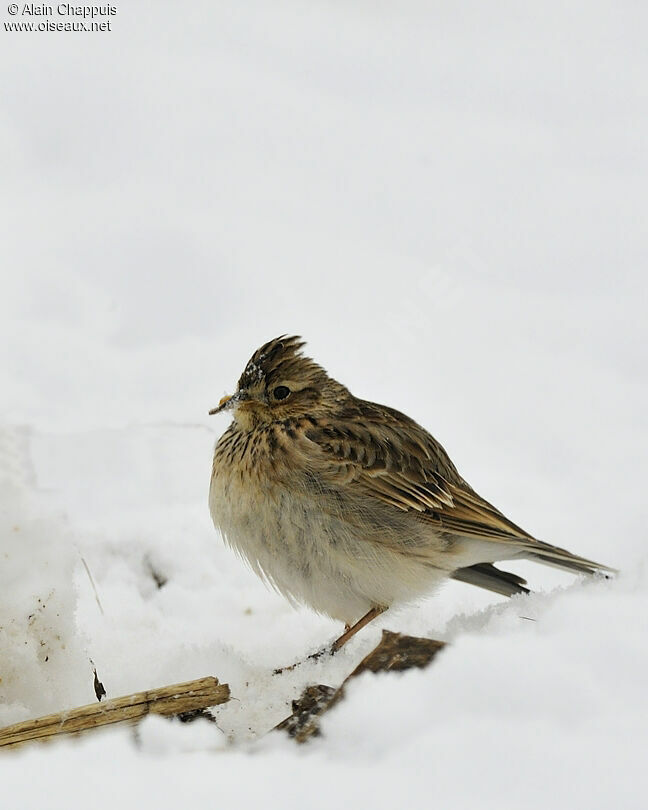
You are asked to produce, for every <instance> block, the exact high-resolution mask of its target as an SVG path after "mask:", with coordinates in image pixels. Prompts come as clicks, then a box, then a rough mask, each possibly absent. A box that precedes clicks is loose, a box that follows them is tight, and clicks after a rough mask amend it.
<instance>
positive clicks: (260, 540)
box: [209, 336, 613, 649]
mask: <svg viewBox="0 0 648 810" xmlns="http://www.w3.org/2000/svg"><path fill="white" fill-rule="evenodd" d="M302 346H304V343H303V342H302V340H301V339H300V338H298V337H286V336H282V337H278V338H275V339H274V340H271V341H270V342H269V343H266V344H265V345H264V346H261V348H260V349H258V350H257V351H256V352H255V353H254V354H253V355H252V357H251V359H250V361H249V362H248V364H247V366H246V367H245V370H244V371H243V374H242V375H241V377H240V379H239V382H238V388H237V391H236V393H235V394H234V395H233V396H228V397H223V399H222V400H221V401H220V404H219V405H218V407H217V408H214V409H213V410H212V411H210V413H211V414H214V413H220V412H221V411H233V414H234V420H233V421H232V423H231V425H230V426H229V427H228V429H227V430H226V431H225V433H224V434H223V435H222V436H221V438H220V440H219V441H218V443H217V444H216V448H215V451H214V463H213V469H212V478H211V487H210V493H209V505H210V510H211V515H212V518H213V521H214V524H215V526H216V528H217V529H219V530H220V532H221V533H222V535H223V537H224V538H225V540H226V541H227V542H228V543H229V544H230V545H231V546H232V547H233V548H234V549H235V550H236V551H238V552H239V553H240V554H241V555H242V556H243V557H244V558H245V559H246V560H247V561H248V562H249V564H250V565H251V566H252V568H253V570H254V571H255V572H256V573H257V574H258V575H259V576H260V577H262V579H264V580H265V581H267V582H268V583H270V584H271V585H272V586H273V587H274V588H276V589H277V590H278V591H279V592H280V593H282V594H283V595H284V596H285V597H287V598H288V599H289V600H290V601H291V602H292V603H295V604H305V605H309V606H310V607H311V608H313V609H314V610H316V611H318V612H319V613H324V614H327V615H328V616H331V617H333V618H334V619H339V620H341V621H343V622H344V623H345V625H346V632H345V633H344V634H343V635H342V636H341V637H340V638H339V639H338V640H337V642H336V643H335V644H334V649H337V648H339V647H340V646H342V644H344V643H345V641H347V640H348V638H350V637H351V636H352V635H353V634H354V633H355V632H357V631H358V630H359V629H360V628H361V627H363V626H364V625H365V624H367V623H368V622H369V621H371V620H372V619H373V618H375V616H377V615H378V614H380V613H381V612H382V611H384V610H386V609H387V608H388V607H390V606H391V605H393V604H396V603H403V602H407V601H411V600H412V599H415V598H416V597H419V596H421V595H423V594H426V593H429V592H430V591H431V590H432V589H433V588H434V586H435V585H437V584H439V583H440V582H442V581H443V580H444V579H446V578H448V577H450V578H451V579H457V580H460V581H462V582H467V583H470V584H472V585H477V586H479V587H480V588H486V589H488V590H490V591H494V592H495V593H499V594H503V595H505V596H512V595H514V594H518V593H528V589H527V588H525V587H524V586H525V584H526V581H525V580H524V579H522V578H521V577H519V576H517V575H516V574H511V573H508V572H506V571H502V570H500V569H499V568H496V567H495V566H494V565H493V563H494V562H497V561H499V560H508V559H527V560H528V559H530V560H535V561H537V562H541V563H545V564H547V565H553V566H557V567H558V568H565V569H567V570H568V571H573V572H575V573H582V574H594V573H597V572H598V573H605V572H611V571H612V570H613V569H611V568H608V567H607V566H605V565H599V564H598V563H595V562H592V561H591V560H587V559H585V558H584V557H578V556H576V555H574V554H572V553H571V552H569V551H566V550H565V549H563V548H558V547H557V546H551V545H549V544H548V543H543V542H541V541H539V540H536V539H535V538H534V537H532V536H531V535H530V534H527V532H525V531H524V530H523V529H521V528H520V527H519V526H516V525H515V523H513V522H512V521H510V520H509V519H508V518H507V517H505V516H504V515H503V514H502V513H501V512H499V511H498V510H497V509H496V508H495V507H494V506H492V505H491V504H490V503H488V501H485V500H484V499H483V498H481V497H480V496H479V495H478V494H477V493H476V492H475V491H474V490H473V489H472V488H471V487H470V486H469V485H468V484H467V483H466V482H465V481H464V479H463V478H462V477H461V476H460V475H459V473H458V472H457V469H456V467H455V466H454V464H453V463H452V461H451V460H450V458H449V457H448V454H447V453H446V451H445V450H444V449H443V447H442V446H441V445H440V444H439V442H437V441H436V439H434V438H433V437H432V436H431V435H430V434H429V433H428V432H427V431H426V430H424V428H422V427H421V426H420V425H418V424H417V423H416V422H414V421H413V420H412V419H410V418H409V417H408V416H405V415H404V414H402V413H400V412H399V411H396V410H394V409H393V408H388V407H386V406H384V405H376V404H375V403H373V402H366V401H364V400H361V399H357V398H356V397H354V396H353V394H351V392H350V391H349V390H348V389H347V388H345V387H344V386H343V385H341V384H340V383H339V382H336V381H335V380H334V379H332V378H331V377H329V376H328V374H327V373H326V371H324V369H323V368H321V366H318V365H317V364H316V363H315V362H313V361H312V360H310V359H309V358H307V357H304V356H303V355H302V352H301V349H302Z"/></svg>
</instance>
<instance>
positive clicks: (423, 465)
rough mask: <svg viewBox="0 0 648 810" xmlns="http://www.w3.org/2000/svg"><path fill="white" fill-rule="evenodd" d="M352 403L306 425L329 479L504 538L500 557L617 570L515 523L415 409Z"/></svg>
mask: <svg viewBox="0 0 648 810" xmlns="http://www.w3.org/2000/svg"><path fill="white" fill-rule="evenodd" d="M354 408H355V409H356V410H354V411H353V412H351V413H350V414H349V415H348V416H347V415H346V414H344V413H343V414H341V415H340V416H339V417H338V418H337V419H332V420H329V421H328V422H327V423H325V424H320V423H317V424H316V425H312V426H311V427H309V428H308V429H307V430H306V433H305V436H306V440H307V441H308V442H310V443H311V448H312V449H313V450H315V453H314V454H309V456H310V458H311V459H312V460H314V461H315V464H316V472H317V474H318V475H319V476H320V477H321V479H322V480H323V481H325V482H326V483H327V485H328V486H331V487H339V488H342V487H344V488H345V489H346V491H347V492H349V490H350V491H352V492H356V493H357V494H358V495H362V496H369V497H373V498H376V499H377V500H379V501H382V502H383V503H386V504H388V505H389V506H392V507H393V508H394V509H399V510H401V511H403V512H412V513H413V514H414V515H416V517H418V519H419V520H423V521H426V522H429V523H430V524H432V525H434V527H435V528H436V529H438V530H439V531H445V532H450V533H452V534H455V535H460V536H462V537H465V538H473V539H475V540H481V541H490V542H492V543H501V544H505V545H507V546H509V549H507V550H506V551H505V550H504V549H502V551H503V552H504V553H503V554H502V557H501V558H502V559H504V558H506V557H508V556H517V555H518V554H521V555H523V556H525V557H528V558H530V559H535V560H537V561H538V562H542V563H544V564H546V565H554V566H556V567H558V568H565V569H567V570H570V571H574V572H577V573H586V574H593V573H596V572H599V573H603V574H608V573H613V572H614V569H613V568H610V567H608V566H606V565H601V564H600V563H596V562H593V561H592V560H588V559H587V558H585V557H579V556H577V555H576V554H572V553H571V552H570V551H567V550H566V549H564V548H560V547H559V546H553V545H551V544H549V543H544V542H542V541H540V540H536V538H535V537H532V536H531V535H530V534H528V532H525V531H524V529H521V528H520V527H519V526H516V524H515V523H513V522H512V521H511V520H509V519H508V518H507V517H506V516H505V515H503V514H502V513H501V512H500V511H499V510H498V509H496V508H495V507H494V506H493V505H492V504H490V503H488V501H486V500H484V498H482V497H481V496H480V495H478V494H477V493H476V492H475V491H474V490H473V489H472V488H471V487H470V486H469V485H468V484H467V483H466V482H465V481H464V480H463V478H461V476H460V475H459V473H458V472H457V469H456V467H455V466H454V464H453V463H452V462H451V461H450V458H449V457H448V454H447V453H446V452H445V450H444V449H443V447H442V446H441V445H440V444H439V443H438V442H437V441H436V439H434V438H433V437H432V436H431V435H430V434H429V433H428V432H427V431H426V430H425V429H424V428H422V427H421V426H420V425H418V424H417V423H416V422H414V421H413V420H412V419H410V418H409V417H407V416H405V415H404V414H401V413H399V412H398V411H394V410H392V409H391V408H385V407H384V406H379V405H373V403H367V402H360V401H359V403H358V405H356V406H354ZM345 417H346V418H345ZM314 446H315V447H314Z"/></svg>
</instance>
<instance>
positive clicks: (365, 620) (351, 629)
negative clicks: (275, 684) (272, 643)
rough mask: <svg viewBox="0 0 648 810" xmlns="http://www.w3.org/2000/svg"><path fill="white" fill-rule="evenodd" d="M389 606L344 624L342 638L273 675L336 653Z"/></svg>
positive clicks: (373, 610) (375, 608) (275, 671)
mask: <svg viewBox="0 0 648 810" xmlns="http://www.w3.org/2000/svg"><path fill="white" fill-rule="evenodd" d="M386 610H387V608H384V607H373V608H371V610H370V611H368V612H367V613H365V615H364V616H363V617H362V618H361V619H359V620H358V621H357V622H356V623H355V624H353V625H350V624H345V625H344V633H342V635H341V636H340V638H338V639H336V640H335V641H334V642H333V644H331V646H330V647H322V649H321V650H318V651H317V652H314V653H312V654H311V655H309V656H308V657H307V658H304V659H303V660H302V661H297V662H296V663H294V664H291V665H290V666H287V667H279V669H275V670H274V671H273V673H272V674H273V675H281V674H282V673H283V672H290V671H292V670H293V669H295V668H296V667H298V666H300V664H303V663H304V662H305V661H317V659H318V658H321V657H322V656H323V655H325V654H328V655H334V654H335V653H336V652H337V651H338V650H339V649H340V647H343V646H344V645H345V644H346V643H347V641H348V640H349V639H350V638H352V637H353V636H355V634H356V633H357V632H358V630H362V628H363V627H366V625H368V624H369V622H371V621H373V620H374V619H375V618H376V617H377V616H380V614H381V613H384V612H385V611H386Z"/></svg>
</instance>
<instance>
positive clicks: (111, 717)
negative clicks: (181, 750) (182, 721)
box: [0, 677, 230, 747]
mask: <svg viewBox="0 0 648 810" xmlns="http://www.w3.org/2000/svg"><path fill="white" fill-rule="evenodd" d="M229 696H230V690H229V686H228V685H227V684H226V683H223V684H221V683H219V682H218V678H213V677H207V678H199V679H198V680H196V681H187V682H186V683H176V684H173V685H171V686H162V687H161V688H159V689H150V690H148V691H146V692H136V693H135V694H133V695H125V696H124V697H118V698H113V699H112V700H107V701H106V702H105V703H91V704H90V705H88V706H80V707H79V708H77V709H70V710H69V711H67V712H58V713H57V714H48V715H47V716H45V717H38V718H36V719H35V720H25V721H24V722H23V723H16V724H15V725H13V726H6V727H5V728H0V747H2V746H13V745H20V744H21V743H24V742H27V741H29V740H43V739H47V738H51V737H54V736H58V735H61V734H74V733H77V732H79V731H87V730H89V729H93V728H98V727H99V726H106V725H109V724H112V723H123V722H129V721H130V722H133V721H134V720H139V719H141V718H142V717H145V716H146V715H147V714H163V715H175V714H183V713H184V712H191V711H196V710H197V709H206V708H207V707H208V706H217V705H218V704H220V703H226V702H227V701H228V700H229Z"/></svg>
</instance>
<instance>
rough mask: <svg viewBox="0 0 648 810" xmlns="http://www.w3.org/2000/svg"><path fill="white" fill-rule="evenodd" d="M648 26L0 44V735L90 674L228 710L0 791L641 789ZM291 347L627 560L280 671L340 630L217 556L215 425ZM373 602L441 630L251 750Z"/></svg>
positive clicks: (176, 796)
mask: <svg viewBox="0 0 648 810" xmlns="http://www.w3.org/2000/svg"><path fill="white" fill-rule="evenodd" d="M3 13H4V12H3ZM647 23H648V12H647V11H646V8H645V7H644V6H643V5H640V4H634V3H621V4H619V3H605V2H601V1H600V0H597V2H594V3H591V2H590V3H584V2H574V3H570V4H564V3H559V2H557V1H556V0H548V2H546V3H543V4H536V5H535V6H533V7H531V6H530V5H528V4H522V5H519V4H510V3H504V2H500V1H499V0H496V2H493V3H488V4H483V3H474V2H472V3H471V2H467V3H462V4H437V3H423V2H414V1H413V0H406V1H405V2H403V3H398V4H394V3H382V2H379V3H371V4H369V3H363V2H350V3H337V2H324V0H312V1H310V2H306V3H303V2H302V3H297V2H286V0H277V2H273V3H269V2H263V3H262V2H254V0H251V2H248V3H234V2H225V3H218V4H214V3H208V2H205V1H204V0H196V1H195V2H194V3H192V4H190V5H189V6H181V5H180V4H177V3H168V2H158V3H155V4H153V3H144V2H141V3H137V4H136V3H127V4H123V5H120V6H119V7H118V14H117V15H116V16H115V17H114V18H113V24H112V27H113V31H112V32H111V33H109V34H108V33H104V34H79V33H74V34H72V33H69V34H62V33H58V34H54V33H49V34H46V33H42V34H31V35H30V34H15V33H13V34H9V33H6V32H4V30H3V31H2V34H1V36H2V47H1V48H0V59H1V60H2V69H3V72H2V75H3V83H2V87H1V88H0V96H1V106H0V111H1V118H0V146H1V147H2V148H1V149H0V155H1V156H2V157H1V158H0V160H2V166H1V173H2V196H3V199H4V200H5V203H6V204H5V212H4V214H3V216H2V218H0V222H1V224H0V228H2V234H1V239H0V243H1V244H2V252H3V261H2V270H1V272H2V277H1V289H0V338H1V339H0V355H1V357H0V390H1V391H2V398H1V400H0V507H1V513H0V557H1V559H2V564H1V565H0V725H4V724H8V723H13V722H17V721H20V720H22V719H25V718H27V717H30V716H35V715H39V714H42V713H46V712H50V711H57V710H60V709H63V708H66V707H69V706H74V705H80V704H83V703H88V702H92V701H93V700H94V693H93V689H92V668H93V666H96V667H97V671H98V674H99V677H100V678H101V680H102V682H103V683H104V685H105V687H106V689H107V692H108V696H109V697H114V696H118V695H121V694H125V693H128V692H131V691H136V690H139V689H145V688H149V687H155V686H160V685H164V684H168V683H173V682H177V681H182V680H186V679H190V678H196V677H201V676H204V675H207V674H214V675H216V676H218V677H219V678H220V679H221V680H222V681H226V682H228V683H229V684H230V686H231V689H232V694H233V696H234V697H235V699H234V700H232V701H231V702H230V703H229V704H227V705H225V706H223V707H220V708H219V709H217V710H216V712H215V714H216V716H217V719H218V725H217V726H215V725H213V724H207V723H195V724H192V725H189V726H183V725H181V724H179V723H170V722H167V721H163V720H161V719H159V718H150V719H148V720H147V721H146V722H145V723H144V724H143V725H142V726H141V727H140V729H139V732H138V735H137V738H134V737H133V734H132V732H131V731H129V730H111V731H107V732H102V733H99V734H97V735H96V737H95V736H93V737H88V738H86V739H84V740H81V741H76V742H75V741H72V742H65V743H57V744H55V745H49V746H44V747H31V748H24V749H22V750H21V751H19V752H16V753H5V754H2V755H0V784H1V785H2V792H1V794H0V795H1V798H0V807H2V810H4V808H5V807H7V808H12V810H13V808H43V807H47V808H71V807H87V806H92V807H94V808H104V807H105V808H114V807H116V806H118V805H122V806H132V807H147V806H151V807H155V808H158V809H159V810H164V808H166V807H169V808H171V807H177V806H180V805H183V806H184V805H190V804H196V805H200V806H218V807H232V806H241V807H252V806H259V805H262V806H264V807H265V808H273V807H277V808H290V807H314V808H319V807H327V808H328V807H331V806H335V805H340V806H352V807H354V806H355V807H363V806H371V807H375V808H383V807H384V808H387V807H390V808H391V807H400V806H403V807H431V806H436V807H443V808H463V807H466V808H468V807H470V808H474V807H485V808H489V807H493V808H495V807H497V808H502V807H518V806H520V805H521V804H523V805H524V806H525V807H529V808H536V807H537V808H543V809H544V808H547V807H565V808H574V807H584V808H585V807H586V808H609V807H612V806H614V807H618V808H634V807H637V808H638V807H645V795H646V791H647V790H648V779H647V777H646V767H645V761H646V758H647V754H648V739H647V734H646V728H648V700H647V697H646V692H647V690H646V685H647V684H648V632H647V631H648V627H647V624H648V619H647V616H648V565H647V556H648V555H647V551H646V510H645V492H646V479H647V476H646V473H647V470H646V466H647V464H646V459H647V458H648V440H647V434H648V418H647V414H648V366H647V364H646V337H647V335H646V331H647V330H646V316H645V311H646V300H647V295H646V293H647V291H648V290H647V284H646V270H645V268H646V263H647V261H648V238H647V236H646V227H645V222H646V215H647V213H648V212H647V211H646V191H645V190H646V181H647V169H648V153H647V152H646V149H645V144H646V142H647V136H648V132H647V129H648V128H647V126H646V121H647V120H648V118H647V116H646V113H647V112H648V109H647V107H648V103H647V96H646V87H647V86H648V81H647V79H648V53H647V51H646V48H645V30H646V24H647ZM281 333H291V334H294V333H296V334H302V335H303V336H304V337H305V338H306V339H307V340H308V344H309V345H308V347H307V348H308V351H309V353H310V354H311V356H313V357H314V358H315V359H316V360H317V361H318V362H320V363H321V364H322V365H324V366H325V367H326V368H327V369H329V370H330V372H331V373H332V374H333V375H334V376H336V377H337V378H338V379H340V380H341V381H342V382H344V383H346V384H347V385H349V387H350V388H351V389H352V390H353V391H354V393H356V394H357V395H359V396H363V397H366V398H369V399H372V400H375V401H379V402H384V403H387V404H390V405H392V406H394V407H397V408H400V409H401V410H404V411H405V412H407V413H409V414H410V415H411V416H413V417H414V418H416V419H417V420H418V421H419V422H421V423H422V424H424V425H425V426H426V427H428V428H429V429H430V430H431V431H432V432H433V433H434V434H435V435H436V436H437V437H438V438H439V439H440V440H441V441H442V442H443V443H444V445H445V446H446V448H447V449H448V451H449V452H450V453H451V455H452V457H453V459H454V460H455V462H456V463H457V465H458V466H459V469H460V471H461V472H462V474H463V475H464V476H465V477H466V478H467V479H468V480H469V481H470V482H471V484H472V485H473V486H474V487H475V488H476V489H477V490H478V491H479V492H481V493H482V494H483V495H484V496H485V497H487V498H488V499H489V500H491V501H493V502H494V503H496V504H497V505H498V506H499V507H500V508H501V509H502V510H504V511H505V512H506V513H507V514H508V515H510V516H511V518H512V519H513V520H515V521H516V522H518V523H521V524H522V525H523V526H524V527H525V528H527V529H528V530H529V531H531V532H533V533H534V534H535V535H536V536H538V537H541V538H543V539H546V540H549V541H551V542H554V543H556V544H558V545H564V546H567V547H568V548H570V549H572V550H573V551H575V552H577V553H580V554H583V555H585V556H589V557H592V558H594V559H597V560H600V561H601V562H604V563H607V564H610V565H613V566H617V567H618V568H620V569H621V571H622V574H621V576H620V577H619V578H618V579H617V580H616V581H615V582H613V583H605V582H584V581H581V580H574V579H573V578H572V577H569V576H567V575H562V574H559V573H557V572H554V571H552V570H549V569H545V568H542V567H540V566H532V565H531V564H521V565H516V566H511V570H515V571H517V572H519V573H521V574H523V575H524V576H527V577H528V578H529V580H530V582H531V584H532V585H533V586H534V587H535V588H536V589H537V593H535V594H533V595H531V596H529V597H524V598H515V599H513V600H510V601H505V600H502V599H500V598H499V597H495V596H493V597H490V596H489V595H487V594H484V593H482V592H480V591H478V590H477V589H471V588H470V587H468V586H464V585H461V584H459V583H450V584H448V585H447V586H446V587H445V588H444V589H443V590H442V591H441V593H440V594H438V595H437V596H436V597H434V598H433V599H429V600H424V601H422V602H421V603H420V604H417V605H414V606H411V607H409V608H407V609H402V610H400V611H399V612H397V613H389V614H388V615H386V616H384V617H382V618H381V620H380V621H378V622H376V623H375V626H372V627H369V628H368V629H367V630H366V631H364V632H363V633H362V634H361V635H360V636H359V637H358V638H357V639H355V640H354V641H353V642H352V643H351V644H349V646H348V648H345V649H344V650H343V651H342V652H341V653H340V654H339V655H338V656H337V657H336V658H335V659H333V660H320V661H318V662H317V663H309V664H305V665H303V666H302V667H300V668H298V669H296V670H295V671H294V672H291V673H287V674H284V675H282V676H280V677H276V676H273V675H272V670H273V668H275V667H277V666H281V665H283V664H288V663H291V662H292V661H295V660H297V659H300V658H302V657H303V656H304V655H305V654H306V653H308V652H311V651H313V650H315V649H317V648H318V647H320V646H321V645H322V644H323V643H324V642H326V641H328V640H330V639H332V638H333V637H335V635H336V634H337V633H339V630H340V628H339V626H338V625H337V624H336V623H334V622H332V621H330V620H328V619H326V618H323V617H319V616H316V615H314V614H312V613H311V612H310V611H308V610H306V609H303V610H300V611H294V610H292V609H291V608H290V606H289V605H287V604H286V603H285V601H284V600H283V599H282V598H281V597H279V596H278V595H277V594H274V593H273V592H271V591H268V590H266V589H265V588H264V586H263V585H262V583H260V582H259V581H258V580H257V579H256V578H255V577H254V575H253V574H251V573H250V572H249V571H248V570H247V569H246V568H245V566H244V565H243V563H242V562H241V561H240V560H239V559H237V558H236V557H235V555H234V554H232V553H231V552H230V551H228V550H227V549H226V548H224V547H223V545H222V543H221V541H220V539H219V538H218V536H217V535H216V533H215V532H214V530H213V527H212V526H211V522H210V518H209V514H208V511H207V506H206V498H207V488H208V479H209V470H210V464H211V450H212V446H213V443H214V441H215V439H216V437H217V436H218V435H219V434H220V433H221V432H222V431H223V430H224V428H225V425H226V424H227V417H226V416H219V417H213V418H209V417H207V415H206V413H207V410H208V409H209V408H211V407H213V406H214V405H216V403H217V402H218V401H219V400H220V398H221V396H222V395H223V394H224V393H225V392H230V393H231V392H232V390H233V386H234V385H235V383H236V380H237V379H238V376H239V375H240V373H241V371H242V370H243V368H244V366H245V363H246V362H247V360H248V359H249V357H250V355H251V354H252V352H253V351H254V350H255V349H256V348H257V347H258V346H259V345H261V343H263V342H264V341H266V340H268V339H269V338H271V337H274V336H275V335H277V334H281ZM84 562H85V565H87V567H88V569H89V571H90V572H91V575H92V578H93V580H94V583H95V585H96V595H95V591H94V589H93V586H92V584H91V581H90V579H89V576H88V573H87V572H86V569H85V567H84ZM156 578H157V580H158V581H161V580H162V579H163V580H166V582H165V584H164V585H163V586H162V587H161V588H160V587H158V584H157V582H156ZM97 597H98V601H97ZM381 627H388V628H390V629H392V630H399V631H402V632H409V633H414V634H420V635H429V636H432V637H435V638H444V639H447V640H449V641H451V642H452V643H451V645H450V646H449V647H448V648H447V650H445V651H444V652H443V653H442V655H441V656H440V657H439V658H438V659H437V661H436V662H435V663H434V665H433V666H432V667H431V668H429V669H428V670H426V671H423V672H409V673H405V674H403V675H396V674H392V675H381V676H377V677H370V676H367V675H365V676H363V677H362V678H361V679H359V680H358V681H357V682H356V683H354V684H353V685H352V686H351V687H350V688H349V694H348V697H347V698H346V700H345V701H344V702H343V703H341V704H340V705H339V706H338V707H336V708H335V709H334V710H333V711H331V713H330V714H329V715H327V716H326V718H325V720H324V722H323V730H324V734H323V736H322V737H321V738H320V739H318V740H315V741H313V742H312V743H310V744H309V745H307V746H304V747H302V748H297V747H296V746H295V745H294V744H293V743H292V741H289V740H285V739H283V737H281V736H279V735H276V734H270V735H267V736H265V732H266V731H268V730H269V729H271V728H272V727H273V726H274V725H275V724H276V723H277V722H278V721H280V720H281V719H283V718H284V717H285V716H286V715H287V714H288V713H289V711H290V702H291V700H292V699H293V698H294V697H296V696H297V695H298V694H299V693H300V692H301V690H302V688H303V687H304V686H305V685H306V684H308V683H314V682H315V683H327V684H330V685H337V684H339V683H340V682H341V681H342V679H343V678H344V677H345V676H346V675H347V674H348V672H350V671H351V670H352V669H353V668H354V666H355V664H356V663H357V662H358V661H359V660H360V659H361V658H362V657H363V656H364V655H365V654H366V653H367V652H368V651H369V650H370V649H371V648H372V647H373V646H374V645H375V644H376V642H377V640H378V638H379V636H380V629H381Z"/></svg>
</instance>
